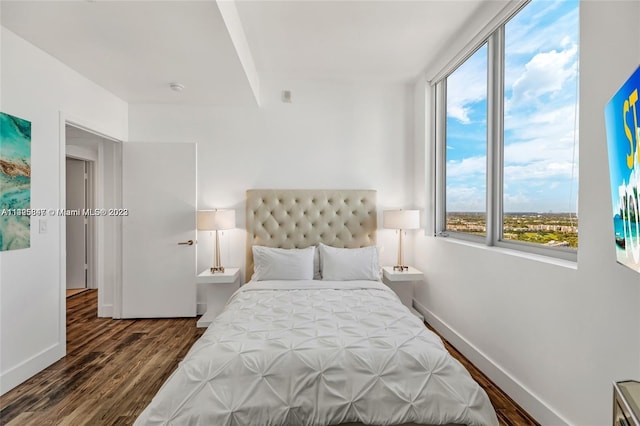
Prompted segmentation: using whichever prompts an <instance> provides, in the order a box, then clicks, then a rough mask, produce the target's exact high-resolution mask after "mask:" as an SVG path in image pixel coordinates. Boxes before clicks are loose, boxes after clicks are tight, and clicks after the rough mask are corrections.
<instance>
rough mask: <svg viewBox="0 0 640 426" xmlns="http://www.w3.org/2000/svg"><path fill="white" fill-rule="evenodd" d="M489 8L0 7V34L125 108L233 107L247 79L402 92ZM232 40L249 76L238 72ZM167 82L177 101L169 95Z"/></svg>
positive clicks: (345, 4) (289, 4)
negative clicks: (381, 84) (12, 36)
mask: <svg viewBox="0 0 640 426" xmlns="http://www.w3.org/2000/svg"><path fill="white" fill-rule="evenodd" d="M220 1H221V3H222V2H224V3H227V4H226V6H229V4H228V3H229V2H232V0H220ZM490 3H493V4H496V3H504V0H503V1H499V2H496V1H494V0H465V1H460V0H458V1H451V0H442V1H435V0H431V1H430V0H423V1H399V0H395V1H392V0H389V1H376V0H370V1H349V0H345V1H309V0H297V1H290V0H289V1H287V0H285V1H243V0H237V1H235V12H237V14H236V15H235V16H236V17H237V18H238V19H239V24H240V25H239V26H237V25H236V26H234V25H232V24H233V23H234V22H230V19H229V15H228V14H226V15H225V14H224V13H221V9H222V7H219V5H218V3H217V2H216V1H214V0H204V1H203V0H200V1H184V0H183V1H152V0H139V1H106V0H101V1H97V0H93V1H55V0H54V1H51V0H48V1H6V0H3V1H2V2H1V3H0V5H1V6H0V7H1V8H2V9H1V22H2V25H3V26H4V27H6V28H7V29H9V30H10V31H12V32H14V33H16V34H17V35H19V36H20V37H22V38H23V39H25V40H27V41H29V42H30V43H32V44H34V45H35V46H37V47H39V48H40V49H42V50H44V51H45V52H48V53H49V54H51V55H52V56H54V57H56V58H58V59H59V60H60V61H62V62H63V63H65V64H67V65H68V66H69V67H71V68H73V69H75V70H76V71H78V72H79V73H81V74H83V75H84V76H86V77H87V78H89V79H91V80H92V81H94V82H96V83H97V84H99V85H100V86H102V87H104V88H105V89H107V90H109V91H110V92H112V93H114V94H115V95H117V96H118V97H120V98H122V99H123V100H125V101H127V102H129V103H179V104H196V105H199V104H202V105H204V104H206V105H225V106H234V105H256V99H259V94H257V93H254V92H253V90H252V86H251V84H250V83H249V78H248V77H247V75H249V74H250V73H251V72H252V71H253V72H255V73H257V76H258V78H259V79H297V80H317V79H320V80H349V81H351V80H358V81H361V80H365V81H368V80H374V81H409V80H412V79H414V78H415V77H416V76H417V75H418V74H419V73H420V72H421V71H422V70H424V68H425V67H426V66H428V65H429V63H430V61H431V60H433V58H434V57H436V56H437V55H438V54H440V53H441V52H442V51H444V50H445V49H446V48H447V45H448V43H449V42H450V41H451V40H452V39H453V38H454V37H455V35H456V34H457V33H458V32H459V31H460V30H461V29H464V27H465V25H467V23H468V22H469V21H470V20H472V18H473V16H474V15H475V14H476V13H477V12H478V10H479V9H480V8H481V7H484V6H485V5H487V4H490ZM220 6H221V5H220ZM493 7H495V6H493ZM227 9H228V7H227ZM235 12H234V13H235ZM238 28H239V29H238ZM234 37H235V38H234ZM238 38H240V39H241V41H242V42H244V44H245V46H247V47H248V52H249V54H250V56H251V58H252V59H253V61H252V62H253V64H255V65H252V64H250V65H249V66H255V69H247V62H246V61H242V60H241V58H242V54H240V53H239V51H238V50H236V46H238ZM240 46H242V43H241V44H240ZM250 62H251V61H250ZM171 82H179V83H181V84H183V85H184V86H185V89H184V90H183V91H182V92H174V91H172V90H170V89H169V83H171Z"/></svg>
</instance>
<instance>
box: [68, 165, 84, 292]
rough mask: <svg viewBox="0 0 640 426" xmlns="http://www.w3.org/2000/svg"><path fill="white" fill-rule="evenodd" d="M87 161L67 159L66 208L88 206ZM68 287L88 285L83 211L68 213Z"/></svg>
mask: <svg viewBox="0 0 640 426" xmlns="http://www.w3.org/2000/svg"><path fill="white" fill-rule="evenodd" d="M86 173H87V170H86V162H84V161H82V160H76V159H73V158H67V160H66V174H67V179H66V185H67V190H66V194H67V200H66V201H67V202H66V206H65V207H66V208H67V210H69V211H73V212H76V211H78V212H82V211H83V209H84V208H86V207H87V202H86V199H85V196H86V191H87V188H86V179H87V174H86ZM65 220H66V221H67V226H66V229H67V288H68V289H69V288H86V287H87V245H86V244H87V234H86V231H87V229H86V220H85V217H84V216H83V214H82V213H80V214H78V215H67V216H66V217H65Z"/></svg>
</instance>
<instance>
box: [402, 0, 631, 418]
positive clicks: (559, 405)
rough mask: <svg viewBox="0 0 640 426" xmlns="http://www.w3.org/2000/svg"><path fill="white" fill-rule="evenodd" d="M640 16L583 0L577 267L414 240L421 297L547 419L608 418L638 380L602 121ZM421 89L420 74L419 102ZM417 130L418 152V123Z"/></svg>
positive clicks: (616, 5)
mask: <svg viewBox="0 0 640 426" xmlns="http://www.w3.org/2000/svg"><path fill="white" fill-rule="evenodd" d="M639 21H640V2H637V1H633V2H632V1H626V2H600V1H585V2H581V11H580V31H581V36H580V43H581V45H580V49H581V51H580V197H579V199H580V205H579V212H580V224H579V225H580V243H579V244H580V248H579V252H578V263H577V267H576V265H574V266H573V267H571V266H568V264H566V263H563V262H543V261H539V260H534V259H531V258H527V257H526V256H525V257H523V256H515V255H512V254H509V253H508V252H506V251H504V250H496V249H488V248H483V247H479V246H475V245H472V244H463V243H457V242H455V241H452V240H447V239H436V238H433V237H429V236H421V237H418V238H416V239H415V241H414V242H415V250H414V252H415V256H416V258H415V263H416V265H417V267H419V268H421V269H422V270H423V271H425V273H426V283H425V284H424V285H422V286H420V287H419V288H418V289H417V292H416V301H417V302H418V303H419V304H420V305H421V306H422V307H423V308H425V310H426V311H427V313H428V314H429V315H428V317H429V320H430V321H431V322H432V323H433V325H434V326H436V328H438V329H440V330H441V331H442V332H443V333H444V334H445V336H446V337H449V338H450V339H451V341H452V343H453V344H454V346H457V347H458V349H460V350H462V352H463V353H465V355H467V356H468V357H469V358H470V359H471V360H472V361H473V362H475V363H476V365H478V366H479V367H481V369H483V370H484V371H485V372H487V373H489V375H490V377H491V378H492V379H493V380H494V381H495V382H496V383H497V384H498V385H499V386H501V387H502V388H503V389H505V390H506V391H507V392H508V393H509V394H510V395H511V396H512V397H514V399H515V400H516V401H517V402H519V403H520V404H521V405H523V407H524V408H525V409H527V410H528V411H529V412H530V413H531V414H532V415H533V416H534V417H536V418H537V420H538V421H540V422H541V423H542V424H545V425H547V424H553V425H556V424H562V423H563V422H565V423H569V424H576V425H604V424H610V423H611V411H612V402H611V394H612V389H611V383H612V382H613V381H616V380H622V379H640V309H639V308H638V306H639V302H640V276H639V275H638V274H637V273H634V272H632V271H631V270H630V269H627V268H624V267H622V266H620V265H618V264H617V263H616V260H615V248H614V244H613V242H612V240H613V226H612V221H611V205H610V204H611V201H610V196H609V176H608V164H607V150H606V136H605V127H604V126H605V124H604V106H605V104H606V103H607V102H608V100H609V99H610V97H611V96H612V95H613V93H614V92H615V91H616V90H617V89H618V88H619V87H620V85H621V84H622V83H623V82H624V81H625V80H626V79H627V78H628V76H629V75H630V74H631V73H632V71H633V70H634V69H635V67H636V66H637V65H638V63H639V62H640V27H639V26H638V22H639ZM423 91H424V86H423V85H421V84H420V83H418V84H417V85H416V89H415V94H416V104H417V105H418V106H419V105H420V102H421V101H420V98H421V97H422V98H423V97H424V96H423ZM422 109H423V110H424V107H422ZM416 113H417V115H416V117H421V116H424V115H423V114H422V113H421V112H420V111H419V108H417V109H416ZM415 134H416V135H417V136H418V137H417V138H416V152H419V150H420V146H421V144H422V143H423V142H421V140H423V139H420V136H421V134H424V130H423V129H422V128H421V124H420V123H419V122H418V121H417V122H416V126H415ZM428 152H429V150H427V155H426V156H428ZM424 158H425V155H423V156H422V158H421V159H419V160H418V161H417V163H416V185H415V188H416V192H415V194H414V196H415V198H414V202H415V203H416V204H417V205H419V206H425V205H426V203H427V202H428V200H427V198H426V197H425V195H424V194H425V193H426V192H427V191H426V188H429V186H430V185H432V182H431V179H430V178H429V176H430V175H431V170H432V168H431V166H430V165H429V164H428V163H427V165H426V167H425V161H424V160H423V159H424ZM425 174H426V176H427V185H426V187H425V185H423V184H422V183H423V182H424V181H423V180H422V179H423V178H422V177H423V176H425ZM454 333H455V334H454Z"/></svg>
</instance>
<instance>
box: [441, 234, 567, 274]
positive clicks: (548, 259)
mask: <svg viewBox="0 0 640 426" xmlns="http://www.w3.org/2000/svg"><path fill="white" fill-rule="evenodd" d="M436 239H437V240H439V241H445V242H446V243H449V244H458V245H462V246H467V247H473V248H476V249H480V250H485V251H488V252H492V253H498V254H503V255H506V256H515V257H519V258H522V259H528V260H531V261H534V262H542V263H546V264H548V265H554V266H559V267H561V268H567V269H573V270H577V269H578V262H577V261H572V260H566V259H560V258H557V257H553V256H545V255H542V254H537V253H529V252H527V251H522V250H516V249H512V248H507V247H496V246H487V245H485V244H483V243H479V242H475V241H467V240H462V239H458V238H455V237H436Z"/></svg>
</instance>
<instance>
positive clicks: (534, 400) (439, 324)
mask: <svg viewBox="0 0 640 426" xmlns="http://www.w3.org/2000/svg"><path fill="white" fill-rule="evenodd" d="M413 307H414V308H415V309H416V310H417V311H418V312H420V313H421V314H422V315H424V317H425V318H426V321H427V322H428V323H429V325H431V326H432V327H433V328H435V329H436V330H437V331H438V333H440V334H441V335H442V336H443V337H444V338H445V339H447V340H448V341H449V343H451V344H452V345H453V346H454V347H455V348H456V349H457V350H459V351H460V352H461V353H462V354H463V355H464V356H465V357H466V358H467V359H468V360H469V361H471V362H472V363H473V364H474V365H475V366H476V367H478V368H479V369H480V371H482V372H483V373H484V374H485V375H486V376H487V377H489V379H491V380H492V381H493V382H494V383H495V384H496V385H498V386H499V387H500V389H502V390H503V391H505V392H506V393H507V395H509V396H510V397H511V398H512V399H513V400H514V401H515V402H516V403H518V404H519V405H520V406H521V407H522V408H524V409H525V410H526V411H527V412H528V413H529V414H530V415H531V416H533V418H534V419H536V420H537V421H538V422H539V423H540V424H543V425H570V423H569V422H568V421H567V420H566V419H564V418H563V417H562V416H561V415H559V414H558V413H556V412H555V411H554V410H553V409H552V408H551V407H549V405H548V404H547V403H545V402H544V401H543V400H542V399H541V398H540V397H538V396H537V395H535V394H534V393H533V392H531V391H530V390H529V389H527V387H526V386H524V385H523V384H522V383H520V382H519V381H518V380H517V379H515V378H514V377H512V376H511V375H510V374H509V373H508V372H506V371H504V370H503V369H502V368H501V367H500V366H499V365H498V364H497V363H496V362H495V361H493V360H492V359H491V358H490V357H488V356H487V355H486V354H484V353H483V352H482V351H480V350H479V349H478V348H477V347H475V346H474V345H473V343H471V342H469V341H468V340H466V339H465V338H464V337H462V336H461V335H460V334H458V333H457V332H456V331H455V330H454V329H453V328H451V327H450V326H449V325H448V324H447V323H446V322H445V321H443V320H442V319H440V318H439V317H438V316H437V315H435V314H434V313H432V312H431V311H430V310H429V309H427V308H426V307H425V306H424V305H422V304H421V303H419V302H418V301H417V300H415V299H414V301H413Z"/></svg>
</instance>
